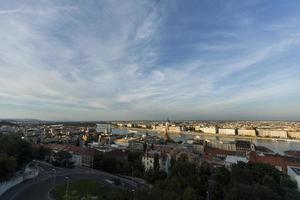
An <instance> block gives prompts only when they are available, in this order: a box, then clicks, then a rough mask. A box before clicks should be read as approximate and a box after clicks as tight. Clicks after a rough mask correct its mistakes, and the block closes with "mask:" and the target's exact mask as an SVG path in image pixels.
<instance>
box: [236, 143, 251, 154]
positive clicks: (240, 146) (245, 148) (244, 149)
mask: <svg viewBox="0 0 300 200" xmlns="http://www.w3.org/2000/svg"><path fill="white" fill-rule="evenodd" d="M235 147H236V153H237V154H238V155H243V156H246V154H247V153H248V152H250V151H255V145H254V144H251V142H249V141H242V140H237V141H236V142H235Z"/></svg>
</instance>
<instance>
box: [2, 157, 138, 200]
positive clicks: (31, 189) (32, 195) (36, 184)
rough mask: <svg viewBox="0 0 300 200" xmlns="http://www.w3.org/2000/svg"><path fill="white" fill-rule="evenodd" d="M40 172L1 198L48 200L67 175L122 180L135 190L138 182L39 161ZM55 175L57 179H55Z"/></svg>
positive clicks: (74, 177) (127, 186)
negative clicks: (50, 192)
mask: <svg viewBox="0 0 300 200" xmlns="http://www.w3.org/2000/svg"><path fill="white" fill-rule="evenodd" d="M35 163H36V164H37V166H38V167H39V170H40V173H39V175H38V176H37V177H36V178H33V179H31V180H27V181H25V182H23V183H20V184H19V185H16V186H15V187H13V188H11V189H10V190H8V191H7V192H6V193H4V194H3V195H2V196H1V200H48V199H49V197H48V196H49V194H48V193H49V190H51V188H53V186H54V185H59V184H62V183H64V182H66V177H68V178H69V179H70V181H72V180H82V179H85V180H96V181H100V182H102V183H103V184H107V185H111V184H109V183H108V182H107V181H106V180H115V179H119V180H120V183H121V184H120V186H116V187H122V188H124V189H127V190H134V189H135V188H136V187H137V184H136V183H135V182H133V181H131V180H128V179H124V178H121V177H118V176H115V175H112V174H109V173H106V172H102V171H97V170H92V169H89V168H71V169H69V168H67V169H66V168H58V167H54V166H51V165H49V164H44V163H40V162H39V163H37V162H35ZM54 177H55V179H54Z"/></svg>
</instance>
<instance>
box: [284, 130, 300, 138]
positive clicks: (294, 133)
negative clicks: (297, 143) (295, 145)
mask: <svg viewBox="0 0 300 200" xmlns="http://www.w3.org/2000/svg"><path fill="white" fill-rule="evenodd" d="M287 134H288V137H289V138H292V139H300V131H289V132H288V133H287Z"/></svg>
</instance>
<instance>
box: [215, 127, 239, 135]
mask: <svg viewBox="0 0 300 200" xmlns="http://www.w3.org/2000/svg"><path fill="white" fill-rule="evenodd" d="M219 134H220V135H236V129H229V128H220V129H219Z"/></svg>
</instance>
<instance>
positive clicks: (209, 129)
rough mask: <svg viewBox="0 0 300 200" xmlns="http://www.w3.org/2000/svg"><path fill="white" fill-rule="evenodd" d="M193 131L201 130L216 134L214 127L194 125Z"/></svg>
mask: <svg viewBox="0 0 300 200" xmlns="http://www.w3.org/2000/svg"><path fill="white" fill-rule="evenodd" d="M195 131H202V132H203V133H210V134H217V128H216V127H200V126H195Z"/></svg>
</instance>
